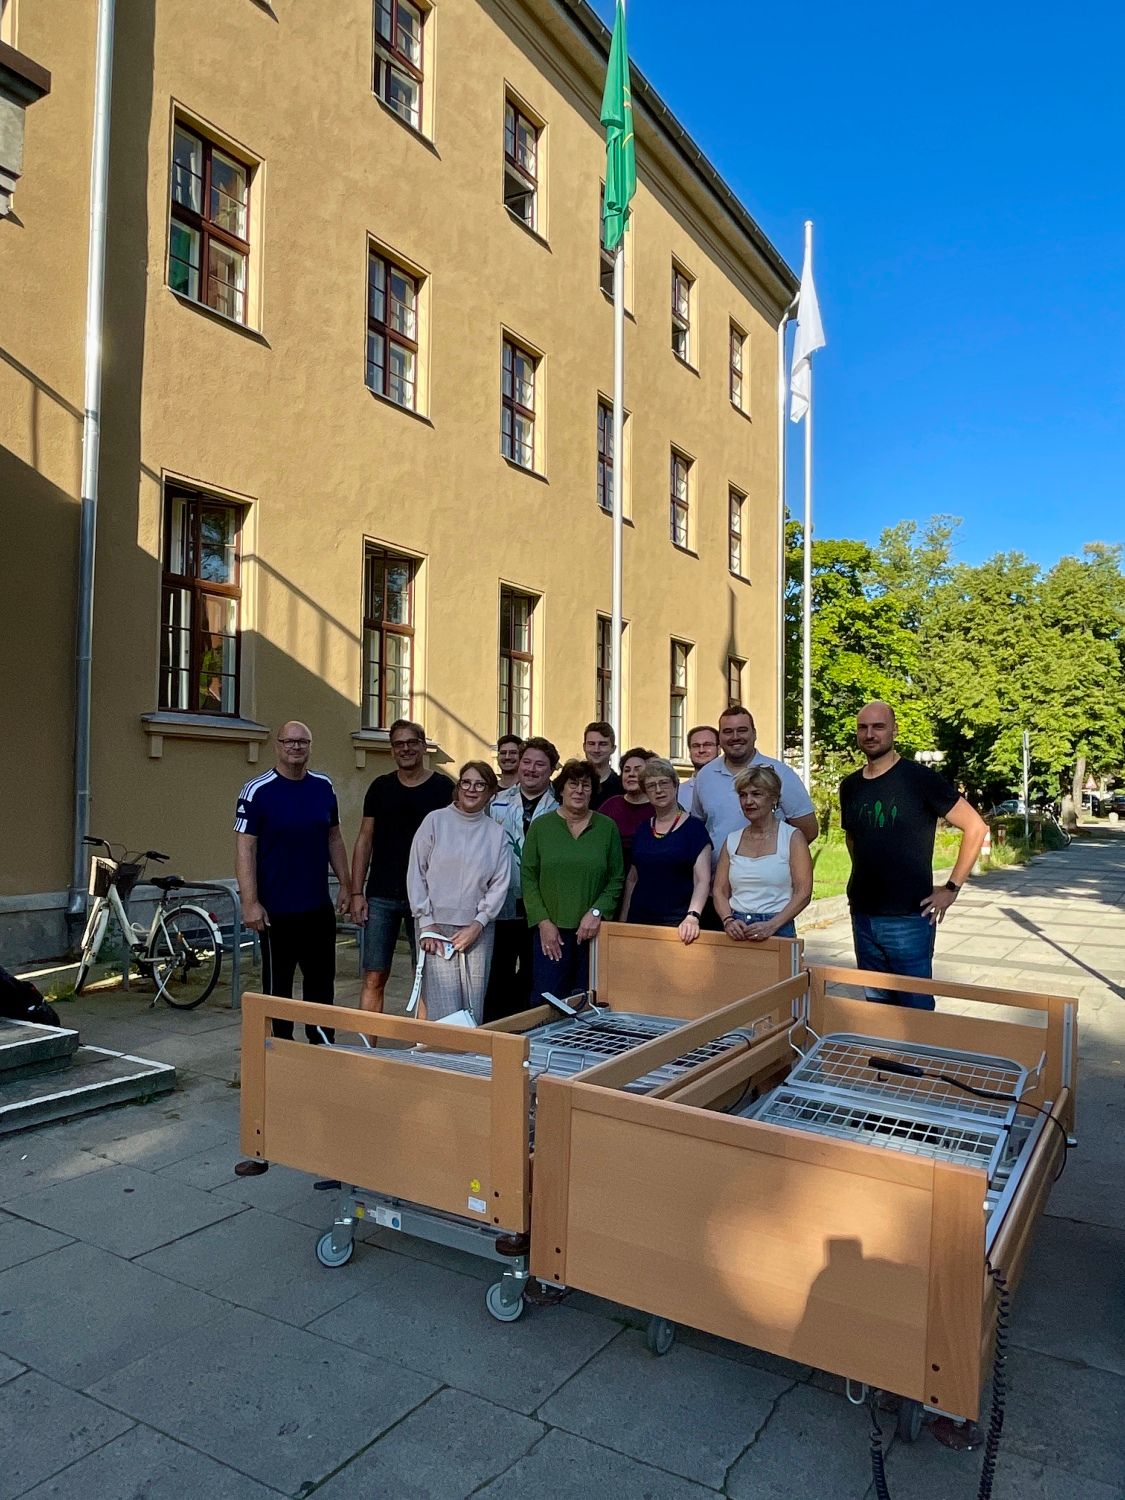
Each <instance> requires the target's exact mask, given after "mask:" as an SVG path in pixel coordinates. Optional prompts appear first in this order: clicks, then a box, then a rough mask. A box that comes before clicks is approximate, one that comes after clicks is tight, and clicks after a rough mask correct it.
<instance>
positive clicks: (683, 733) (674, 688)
mask: <svg viewBox="0 0 1125 1500" xmlns="http://www.w3.org/2000/svg"><path fill="white" fill-rule="evenodd" d="M670 644H671V649H670V652H669V663H668V757H669V759H670V760H679V761H684V760H688V759H690V756H689V754H688V745H687V734H688V711H687V707H688V687H689V674H690V671H691V642H690V641H682V640H679V639H678V638H677V637H676V636H673V637H672V638H671V643H670ZM677 652H682V653H683V679H684V680H683V682H682V683H681V682H678V681H677V678H678V675H679V674H678V672H677V665H678V661H677ZM677 721H678V724H679V730H678V738H677V728H676V725H677Z"/></svg>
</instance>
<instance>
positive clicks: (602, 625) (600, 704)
mask: <svg viewBox="0 0 1125 1500" xmlns="http://www.w3.org/2000/svg"><path fill="white" fill-rule="evenodd" d="M622 635H623V636H624V629H622ZM603 636H604V639H603ZM612 715H613V621H612V619H611V618H610V616H609V615H598V616H597V617H596V624H595V626H594V718H595V719H596V720H598V721H599V722H600V723H603V724H608V723H609V722H610V719H611V718H612Z"/></svg>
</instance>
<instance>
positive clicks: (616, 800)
mask: <svg viewBox="0 0 1125 1500" xmlns="http://www.w3.org/2000/svg"><path fill="white" fill-rule="evenodd" d="M651 759H652V751H651V750H640V749H637V750H626V752H625V754H624V755H623V756H622V757H621V785H622V786H623V787H624V788H625V790H624V791H623V792H622V793H621V794H620V795H619V796H617V797H608V798H607V799H606V800H605V801H604V802H603V803H602V805H601V806H600V807H599V808H598V811H599V812H600V813H604V815H605V816H606V817H607V818H612V819H613V821H614V822H615V823H616V824H617V831H618V833H619V834H620V835H621V852H622V853H623V854H624V856H625V870H626V872H628V869H629V866H630V865H631V864H632V863H633V838H634V835H635V834H636V832H637V829H638V828H639V827H640V826H641V824H642V823H647V822H648V820H649V818H651V817H652V804H651V803H650V802H649V800H648V797H647V796H646V794H645V789H644V787H643V786H642V785H641V772H642V771H643V770H644V768H645V766H646V764H647V763H648V762H649V761H650V760H651Z"/></svg>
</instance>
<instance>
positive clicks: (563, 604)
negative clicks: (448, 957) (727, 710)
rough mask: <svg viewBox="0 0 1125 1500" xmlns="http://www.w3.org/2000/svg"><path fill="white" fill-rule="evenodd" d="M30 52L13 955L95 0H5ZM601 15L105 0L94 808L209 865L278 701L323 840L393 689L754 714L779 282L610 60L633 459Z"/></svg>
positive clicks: (67, 740) (9, 693) (468, 704)
mask: <svg viewBox="0 0 1125 1500" xmlns="http://www.w3.org/2000/svg"><path fill="white" fill-rule="evenodd" d="M3 9H4V25H5V27H6V34H5V38H4V40H5V41H9V42H11V43H13V44H14V47H15V48H16V49H17V50H18V52H19V53H20V54H23V55H24V56H25V57H27V58H29V59H32V60H33V61H34V62H35V63H36V64H38V65H39V66H40V67H41V68H43V69H46V70H49V73H50V77H51V86H50V92H49V93H47V94H46V95H45V96H44V97H41V98H38V99H37V102H36V103H35V105H34V108H33V109H29V111H28V114H27V121H26V140H25V143H24V158H23V175H22V177H21V178H20V179H19V182H18V184H17V187H16V191H15V193H14V196H13V198H12V202H11V208H12V216H11V217H9V218H6V219H5V218H0V524H2V546H0V609H2V611H3V619H4V622H5V628H4V647H3V652H4V682H5V710H6V712H5V719H6V723H7V729H8V740H7V747H8V752H9V767H10V770H9V775H8V777H7V778H6V784H5V786H4V790H3V819H2V821H3V829H4V837H3V843H2V846H0V955H3V954H5V953H6V954H7V955H8V956H9V958H22V957H26V956H31V954H33V953H36V952H38V953H47V952H51V951H57V950H58V947H59V945H60V935H61V932H62V913H63V906H64V903H65V893H66V889H67V887H68V885H69V883H70V877H71V862H72V847H71V834H72V818H73V796H72V777H73V719H74V632H75V603H74V601H75V595H76V575H77V549H78V532H79V510H80V504H79V497H80V494H81V483H80V478H81V454H82V430H83V380H84V328H85V318H86V291H87V255H86V247H87V233H88V217H89V207H90V160H91V132H92V114H93V92H94V57H95V25H96V6H95V4H94V3H93V0H90V3H84V4H76V3H75V0H34V3H30V0H22V3H16V4H13V3H12V0H7V4H6V5H4V7H3ZM607 49H608V35H607V33H606V32H605V30H604V28H603V27H602V26H601V24H600V22H599V21H598V20H597V18H596V16H595V15H594V13H593V12H592V11H591V10H590V9H589V7H588V6H587V5H585V4H584V3H582V0H434V3H433V4H432V5H422V6H420V5H419V4H416V3H411V0H332V3H331V4H330V5H329V4H327V3H325V0H318V3H317V4H309V3H307V0H272V3H266V0H159V3H157V0H131V3H129V4H119V5H118V7H117V19H116V29H115V36H114V59H113V68H114V71H113V95H112V112H111V131H110V172H109V190H108V202H107V231H108V238H107V262H106V263H107V274H106V293H105V339H104V371H103V390H102V396H103V400H102V431H101V464H100V474H99V496H98V523H97V524H98V530H97V566H96V592H95V606H94V632H93V707H92V720H91V756H92V759H91V792H92V801H91V809H90V827H91V829H92V830H93V831H94V832H96V833H99V834H104V835H105V836H107V837H109V838H114V839H120V840H123V841H125V842H127V843H128V844H130V846H136V847H145V846H149V845H155V846H156V847H160V848H164V849H167V850H169V851H170V852H171V853H172V854H173V857H174V866H173V867H174V868H176V869H178V870H180V871H181V872H182V873H184V874H189V875H192V876H195V877H199V878H215V877H219V876H227V875H229V874H230V870H231V834H230V827H231V816H232V808H233V801H234V797H235V794H236V792H237V790H238V787H239V786H240V784H241V783H242V782H243V781H244V780H245V779H246V778H247V777H248V776H250V775H252V774H254V768H255V766H256V765H257V766H259V767H261V768H262V769H264V768H265V766H266V765H267V764H269V763H270V762H271V761H272V758H273V747H272V735H273V730H274V728H275V727H276V725H277V723H278V722H279V721H280V720H283V719H285V718H287V717H290V716H295V717H300V718H302V719H304V720H306V721H307V722H308V723H309V724H310V725H311V727H312V730H313V734H314V747H313V763H314V765H316V766H317V767H318V768H319V769H322V770H324V771H327V772H328V773H329V774H330V775H331V776H332V777H333V779H334V780H335V782H336V786H337V791H338V794H339V799H340V805H341V812H342V815H343V820H344V824H345V832H346V834H347V836H348V838H349V841H350V839H351V837H352V835H353V833H354V829H355V826H356V824H357V822H358V817H359V809H360V805H361V801H362V796H363V792H364V789H365V787H366V785H367V783H368V781H369V780H370V778H371V776H372V775H373V774H377V773H378V772H379V771H382V770H385V769H387V768H388V760H387V755H386V733H385V731H386V726H387V725H388V724H389V723H390V721H391V719H393V718H394V717H396V716H397V715H398V714H400V713H403V714H408V715H409V716H410V717H414V718H417V719H420V720H421V721H422V722H423V723H424V724H425V726H426V729H427V732H428V734H429V737H430V739H431V740H432V741H433V742H434V744H435V746H436V747H437V748H436V750H435V754H436V756H437V757H438V759H439V760H440V759H451V760H453V761H459V760H460V759H461V758H463V757H466V756H468V755H471V754H472V755H482V754H487V753H489V751H490V747H491V746H493V745H494V743H495V740H496V736H497V734H498V732H500V731H501V730H503V729H507V728H512V729H514V730H516V731H519V732H522V731H526V730H530V731H531V732H534V733H539V734H546V735H548V736H549V737H550V738H552V739H553V740H555V741H556V743H557V744H558V745H559V747H560V749H561V750H562V751H563V752H564V753H566V752H569V751H573V750H575V749H577V748H578V745H579V743H580V738H581V732H582V728H583V726H584V725H585V723H586V722H587V721H588V720H590V719H593V718H595V717H600V716H601V714H602V712H604V709H605V706H606V705H607V704H608V701H609V699H608V678H607V672H606V669H607V667H608V616H609V609H610V584H611V579H610V555H611V518H610V515H609V514H608V506H609V493H610V474H611V469H612V464H613V463H614V462H620V463H621V464H623V474H624V483H625V514H626V518H627V524H626V527H625V537H624V615H625V619H626V621H627V628H626V631H625V675H624V702H625V705H626V708H625V722H624V724H623V725H622V726H619V733H618V743H619V745H621V746H622V747H623V746H624V745H627V744H632V743H638V742H639V743H642V744H647V745H649V746H651V747H653V748H654V749H656V750H658V751H660V752H663V753H667V752H669V751H671V752H673V754H674V755H675V756H676V757H677V758H679V759H681V760H683V759H685V758H686V747H685V745H684V744H683V735H684V732H685V731H686V729H687V728H688V727H690V725H691V724H693V723H695V722H696V721H699V720H704V721H712V722H713V721H714V719H715V717H716V715H717V714H718V712H719V711H720V709H721V708H722V707H724V706H725V704H726V703H727V701H728V699H729V698H730V696H731V695H732V694H735V695H739V696H741V699H742V701H744V702H746V703H748V704H749V705H751V706H752V708H753V710H754V712H755V715H756V718H757V721H758V726H759V739H760V742H761V744H762V746H763V748H764V749H766V750H767V751H769V752H776V749H777V743H778V700H779V691H778V682H779V666H780V648H781V643H780V638H779V603H778V601H779V588H780V580H779V500H778V495H779V433H778V395H777V392H778V327H779V323H780V322H781V320H782V318H783V317H784V315H785V309H786V308H787V307H788V306H789V304H790V302H791V299H792V297H793V294H794V292H795V291H796V281H795V278H794V276H793V274H792V272H791V271H790V270H789V268H788V267H787V266H786V265H785V263H784V262H783V260H782V259H781V257H780V256H779V255H778V253H777V252H776V251H775V250H774V249H773V247H772V246H771V245H770V244H769V242H768V241H767V240H766V238H765V236H764V235H763V234H762V232H761V231H760V230H759V229H758V227H757V226H756V225H755V224H754V222H753V221H752V220H751V218H750V217H749V215H748V214H747V212H746V210H745V209H744V208H743V207H742V206H741V205H740V204H739V203H738V202H737V200H736V199H735V198H734V197H733V195H732V194H731V193H730V191H729V189H728V188H727V187H726V186H725V184H724V183H723V181H722V179H721V178H720V177H719V175H718V173H717V172H716V170H715V169H714V168H713V167H712V166H711V165H710V164H708V162H707V161H706V160H705V159H704V158H703V157H702V155H701V154H700V153H699V152H698V149H697V148H696V147H695V146H694V144H693V143H692V141H691V140H690V138H689V137H688V136H687V135H686V134H685V133H684V132H683V130H682V128H681V127H680V126H679V125H678V124H677V122H676V120H675V119H674V118H673V116H672V115H671V114H670V113H669V111H668V110H667V108H666V107H665V105H664V104H663V103H662V101H661V100H660V99H659V98H658V97H657V96H656V95H655V93H654V92H653V91H652V90H651V89H650V88H649V87H648V86H647V85H645V84H644V81H643V79H642V78H640V76H639V75H636V74H635V75H634V112H635V121H636V133H637V141H638V168H639V187H638V192H637V197H636V199H635V202H634V212H633V219H632V223H631V226H630V229H629V232H628V235H627V241H626V247H627V248H626V287H627V306H628V310H629V316H628V320H627V326H626V376H625V404H626V408H627V410H628V413H629V415H628V419H627V421H626V425H625V442H624V452H623V453H622V454H620V455H615V454H613V453H612V451H611V449H612V429H611V425H610V422H609V420H608V412H609V407H608V398H609V396H610V394H611V392H612V380H613V368H612V365H613V352H612V350H613V344H612V320H613V315H612V306H611V302H610V299H609V297H608V296H607V295H606V290H605V288H606V287H607V286H608V284H609V281H608V279H607V265H606V261H605V258H604V256H603V254H602V252H601V249H600V241H599V191H600V183H601V180H602V177H603V175H604V167H605V157H604V140H603V135H602V132H601V129H600V127H599V124H598V107H599V102H600V95H601V89H602V84H603V81H604V73H605V59H606V52H607Z"/></svg>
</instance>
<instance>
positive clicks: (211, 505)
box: [160, 490, 243, 715]
mask: <svg viewBox="0 0 1125 1500" xmlns="http://www.w3.org/2000/svg"><path fill="white" fill-rule="evenodd" d="M242 515H243V507H242V506H241V505H235V504H232V503H231V502H229V501H226V500H218V499H215V498H214V497H213V496H211V495H201V494H195V493H192V492H190V491H185V490H166V491H165V496H164V571H163V578H162V588H161V608H160V707H161V708H165V709H171V710H174V711H178V712H181V713H190V714H231V715H235V714H237V713H238V692H239V683H238V671H239V656H240V634H239V631H240V620H239V616H240V613H241V603H242V585H241V579H240V576H239V574H240V569H239V550H240V548H239V542H240V533H241V530H242Z"/></svg>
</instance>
